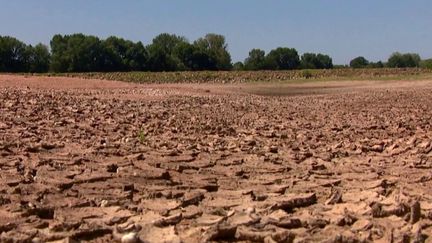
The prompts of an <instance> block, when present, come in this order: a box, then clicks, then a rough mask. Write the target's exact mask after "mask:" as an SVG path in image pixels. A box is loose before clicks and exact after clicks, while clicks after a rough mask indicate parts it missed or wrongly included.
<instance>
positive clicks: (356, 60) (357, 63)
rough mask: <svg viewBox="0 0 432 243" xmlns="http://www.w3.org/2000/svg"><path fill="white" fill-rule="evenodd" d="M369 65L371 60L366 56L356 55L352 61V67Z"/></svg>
mask: <svg viewBox="0 0 432 243" xmlns="http://www.w3.org/2000/svg"><path fill="white" fill-rule="evenodd" d="M368 65H369V61H368V60H367V59H366V58H364V57H361V56H360V57H356V58H354V59H352V60H351V61H350V67H352V68H365V67H367V66H368Z"/></svg>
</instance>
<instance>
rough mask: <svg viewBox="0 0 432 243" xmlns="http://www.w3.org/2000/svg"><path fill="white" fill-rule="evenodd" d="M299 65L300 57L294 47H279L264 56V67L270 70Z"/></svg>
mask: <svg viewBox="0 0 432 243" xmlns="http://www.w3.org/2000/svg"><path fill="white" fill-rule="evenodd" d="M299 67H300V58H299V55H298V53H297V50H296V49H294V48H285V47H279V48H276V49H274V50H272V51H270V53H269V54H267V56H266V68H267V69H270V70H290V69H297V68H299Z"/></svg>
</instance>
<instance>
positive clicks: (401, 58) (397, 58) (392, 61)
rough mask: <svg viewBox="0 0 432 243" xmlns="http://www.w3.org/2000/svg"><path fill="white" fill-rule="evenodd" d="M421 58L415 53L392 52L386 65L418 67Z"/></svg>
mask: <svg viewBox="0 0 432 243" xmlns="http://www.w3.org/2000/svg"><path fill="white" fill-rule="evenodd" d="M420 61H421V58H420V56H419V54H415V53H405V54H402V53H399V52H395V53H393V54H392V55H391V56H390V57H389V59H388V61H387V66H388V67H392V68H405V67H419V66H420Z"/></svg>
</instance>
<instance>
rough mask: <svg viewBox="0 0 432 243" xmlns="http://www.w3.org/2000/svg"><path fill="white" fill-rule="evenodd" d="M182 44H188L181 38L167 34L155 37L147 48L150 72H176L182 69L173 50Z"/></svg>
mask: <svg viewBox="0 0 432 243" xmlns="http://www.w3.org/2000/svg"><path fill="white" fill-rule="evenodd" d="M183 43H188V41H187V40H186V38H184V37H181V36H177V35H173V34H168V33H163V34H160V35H158V36H156V37H155V38H154V39H153V42H152V44H151V45H149V46H148V47H147V50H148V53H149V65H150V70H152V71H176V70H181V69H183V65H182V62H181V60H180V59H179V58H178V57H177V56H176V55H175V53H174V50H175V49H176V48H178V46H179V45H181V44H183Z"/></svg>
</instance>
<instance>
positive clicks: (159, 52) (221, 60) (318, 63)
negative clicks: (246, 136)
mask: <svg viewBox="0 0 432 243" xmlns="http://www.w3.org/2000/svg"><path fill="white" fill-rule="evenodd" d="M336 67H348V66H336ZM349 67H352V68H381V67H399V68H402V67H429V68H432V59H429V60H421V59H420V56H419V55H418V54H412V53H407V54H401V53H394V54H393V55H392V56H390V58H389V59H388V61H387V62H386V63H383V62H377V63H374V62H369V61H368V60H366V59H365V58H364V57H357V58H355V59H353V60H352V61H351V62H350V65H349ZM331 68H334V65H333V60H332V58H331V57H330V56H328V55H325V54H321V53H304V54H303V55H301V56H300V55H299V53H298V52H297V50H296V49H294V48H286V47H278V48H276V49H274V50H271V51H270V52H269V53H267V54H266V53H265V51H263V50H260V49H252V50H251V51H250V52H249V56H248V57H247V58H246V59H245V60H244V62H237V63H235V64H232V62H231V55H230V53H229V51H228V44H227V43H226V39H225V37H224V36H222V35H219V34H207V35H206V36H204V37H202V38H199V39H197V40H195V41H193V42H189V41H188V40H187V39H186V38H184V37H182V36H178V35H174V34H167V33H164V34H160V35H158V36H156V37H155V38H154V39H153V41H152V43H150V44H149V45H144V44H143V43H142V42H133V41H130V40H125V39H122V38H118V37H115V36H112V37H109V38H107V39H100V38H98V37H96V36H91V35H84V34H72V35H55V36H54V37H53V38H52V40H51V42H50V48H48V47H47V46H45V45H43V44H37V45H35V46H32V45H27V44H25V43H23V42H21V41H19V40H17V39H16V38H13V37H9V36H0V72H34V73H43V72H61V73H63V72H127V71H199V70H292V69H331Z"/></svg>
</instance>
